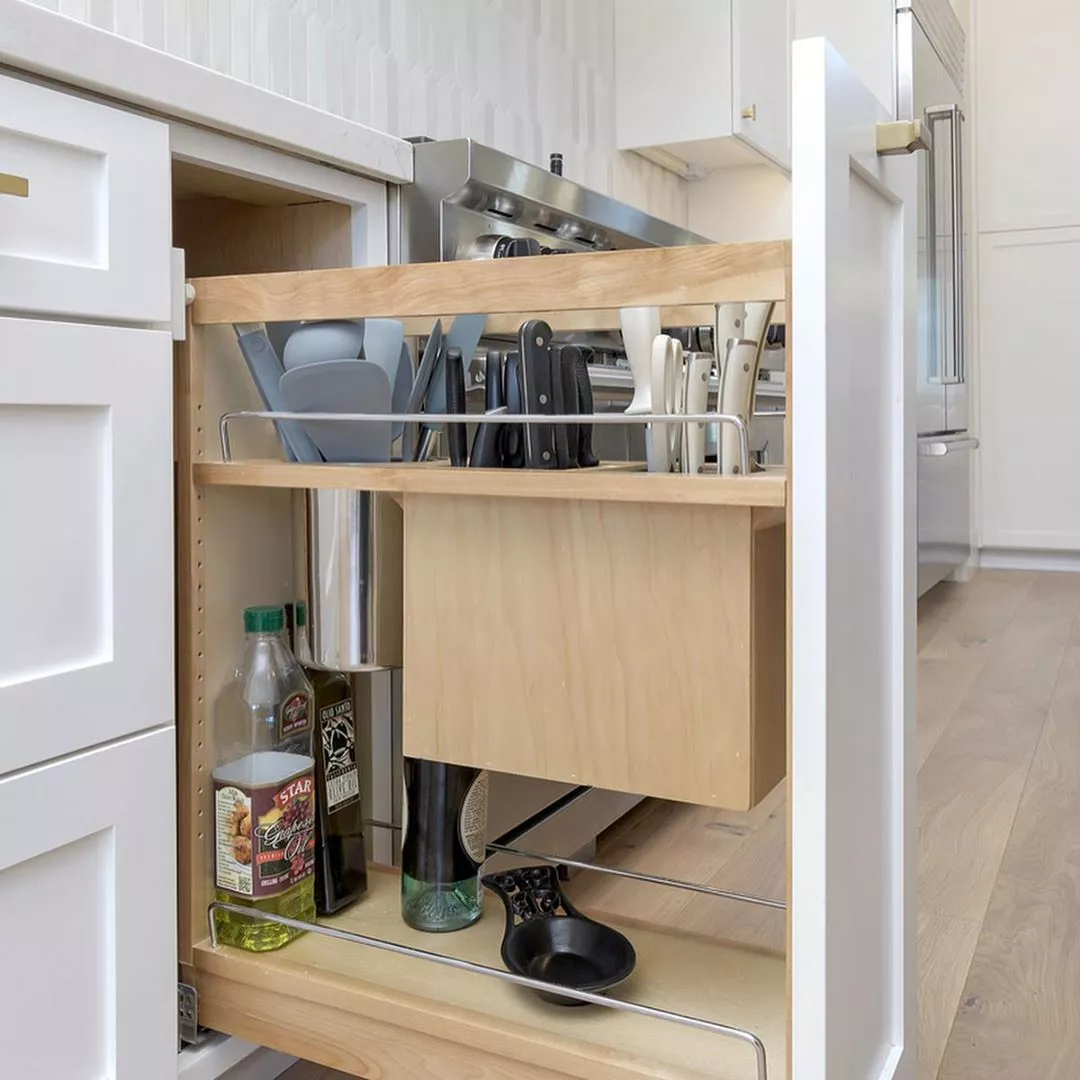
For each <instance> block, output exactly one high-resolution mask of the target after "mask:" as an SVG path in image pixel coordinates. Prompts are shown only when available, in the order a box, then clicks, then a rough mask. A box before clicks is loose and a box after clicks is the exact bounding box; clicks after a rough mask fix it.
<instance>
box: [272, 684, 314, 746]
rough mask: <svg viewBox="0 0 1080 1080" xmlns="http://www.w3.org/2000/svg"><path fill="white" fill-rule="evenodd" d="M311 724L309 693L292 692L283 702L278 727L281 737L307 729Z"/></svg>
mask: <svg viewBox="0 0 1080 1080" xmlns="http://www.w3.org/2000/svg"><path fill="white" fill-rule="evenodd" d="M310 726H311V700H310V699H309V698H308V696H307V694H302V693H299V692H298V693H295V694H290V695H289V696H288V697H287V698H286V699H285V700H284V701H283V702H282V703H281V712H280V713H279V720H278V729H279V732H280V735H281V738H283V739H285V738H288V736H290V735H296V734H298V733H300V732H304V731H307V730H308V728H310Z"/></svg>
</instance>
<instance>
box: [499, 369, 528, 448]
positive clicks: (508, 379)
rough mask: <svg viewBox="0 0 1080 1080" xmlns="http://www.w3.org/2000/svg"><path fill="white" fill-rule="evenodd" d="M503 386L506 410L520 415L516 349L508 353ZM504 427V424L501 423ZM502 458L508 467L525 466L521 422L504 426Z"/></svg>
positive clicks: (521, 399)
mask: <svg viewBox="0 0 1080 1080" xmlns="http://www.w3.org/2000/svg"><path fill="white" fill-rule="evenodd" d="M503 387H504V392H505V394H506V411H507V413H509V414H511V415H513V416H520V415H521V414H522V412H524V409H523V407H522V401H523V397H522V390H521V353H519V352H518V351H517V350H516V349H514V350H511V351H510V352H508V353H507V354H506V366H505V368H504V369H503ZM499 426H500V428H502V425H501V424H500V425H499ZM502 433H503V437H502V440H501V441H502V460H503V467H504V468H507V469H523V468H524V467H525V438H524V433H523V432H522V425H521V424H507V425H506V427H505V428H502Z"/></svg>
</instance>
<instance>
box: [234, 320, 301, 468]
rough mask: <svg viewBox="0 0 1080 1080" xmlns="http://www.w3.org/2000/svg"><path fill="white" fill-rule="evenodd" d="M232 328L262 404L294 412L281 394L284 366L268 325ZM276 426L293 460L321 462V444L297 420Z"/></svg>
mask: <svg viewBox="0 0 1080 1080" xmlns="http://www.w3.org/2000/svg"><path fill="white" fill-rule="evenodd" d="M233 329H234V330H235V331H236V340H237V343H238V344H239V346H240V354H241V355H242V356H243V358H244V363H246V364H247V367H248V371H249V372H251V377H252V379H253V380H254V382H255V388H256V389H257V390H258V391H259V397H261V398H262V402H263V406H264V407H265V408H266V409H267V410H268V411H269V412H291V411H292V410H291V409H289V408H288V407H287V406H286V404H285V399H284V398H283V397H282V396H281V385H280V384H281V376H282V375H283V374H284V373H285V369H284V367H283V366H282V363H281V358H280V357H279V356H278V354H277V351H276V350H275V349H274V346H273V345H272V344H271V343H270V337H269V335H268V334H267V332H266V326H265V324H264V323H236V324H235V325H234V327H233ZM274 426H275V427H276V428H277V433H278V437H279V438H280V439H281V442H282V445H283V446H284V447H285V456H286V457H287V458H288V459H289V460H290V461H322V455H321V454H320V453H319V449H318V447H317V446H316V445H315V443H314V442H312V441H311V437H310V436H309V435H308V434H307V432H306V431H304V429H303V428H302V427H301V426H300V425H299V424H298V423H296V422H295V421H291V420H281V421H275V422H274Z"/></svg>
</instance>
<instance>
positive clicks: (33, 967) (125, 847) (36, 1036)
mask: <svg viewBox="0 0 1080 1080" xmlns="http://www.w3.org/2000/svg"><path fill="white" fill-rule="evenodd" d="M70 708H71V710H72V711H73V712H77V711H78V708H79V702H78V698H77V697H76V698H74V699H73V700H72V701H71V703H70ZM23 722H24V723H26V724H34V723H43V722H46V718H44V717H38V716H35V715H26V716H24V717H23ZM174 759H175V754H174V732H173V730H172V729H171V728H166V729H164V730H161V731H156V732H148V733H146V734H143V735H138V736H136V737H134V738H132V739H128V740H125V741H123V742H120V743H115V744H113V745H112V746H108V747H99V748H98V749H95V750H90V751H87V752H86V753H83V754H79V755H76V756H75V757H71V758H67V759H65V760H64V761H60V762H53V763H50V764H48V765H41V766H38V767H36V768H33V769H28V770H26V771H25V772H21V773H19V774H17V775H16V776H9V777H7V778H6V779H3V780H0V821H2V822H4V827H3V841H2V842H0V956H2V957H3V968H4V988H5V989H4V994H3V1008H2V1009H0V1047H3V1056H4V1065H3V1069H2V1070H0V1072H2V1073H3V1075H4V1076H5V1077H13V1078H14V1077H20V1078H21V1080H105V1078H106V1077H109V1078H112V1080H165V1078H167V1077H170V1076H175V1075H176V1015H177V1014H176V932H175V920H176V824H175V815H176V805H175V760H174Z"/></svg>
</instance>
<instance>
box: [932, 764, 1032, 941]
mask: <svg viewBox="0 0 1080 1080" xmlns="http://www.w3.org/2000/svg"><path fill="white" fill-rule="evenodd" d="M1027 768H1028V760H1027V759H1026V758H1024V759H1022V760H1019V761H1015V762H1008V761H996V760H994V759H990V758H975V757H964V756H961V755H957V754H941V753H938V752H937V751H935V752H934V753H933V754H931V755H930V758H929V759H928V760H927V762H926V764H925V765H924V766H923V767H922V769H921V770H920V772H919V910H920V912H921V913H923V914H926V915H936V916H939V917H944V918H952V919H956V918H961V919H968V920H970V921H972V922H975V923H981V922H982V919H983V915H984V914H985V912H986V908H987V905H988V904H989V902H990V894H991V892H992V891H993V887H994V879H995V878H996V876H997V873H998V870H999V868H1000V866H1001V858H1002V855H1003V854H1004V852H1005V844H1006V842H1007V841H1008V837H1009V829H1010V828H1011V826H1012V822H1013V818H1014V817H1015V816H1016V808H1017V805H1018V804H1019V802H1020V793H1021V791H1022V790H1023V786H1024V779H1025V776H1026V775H1027Z"/></svg>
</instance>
